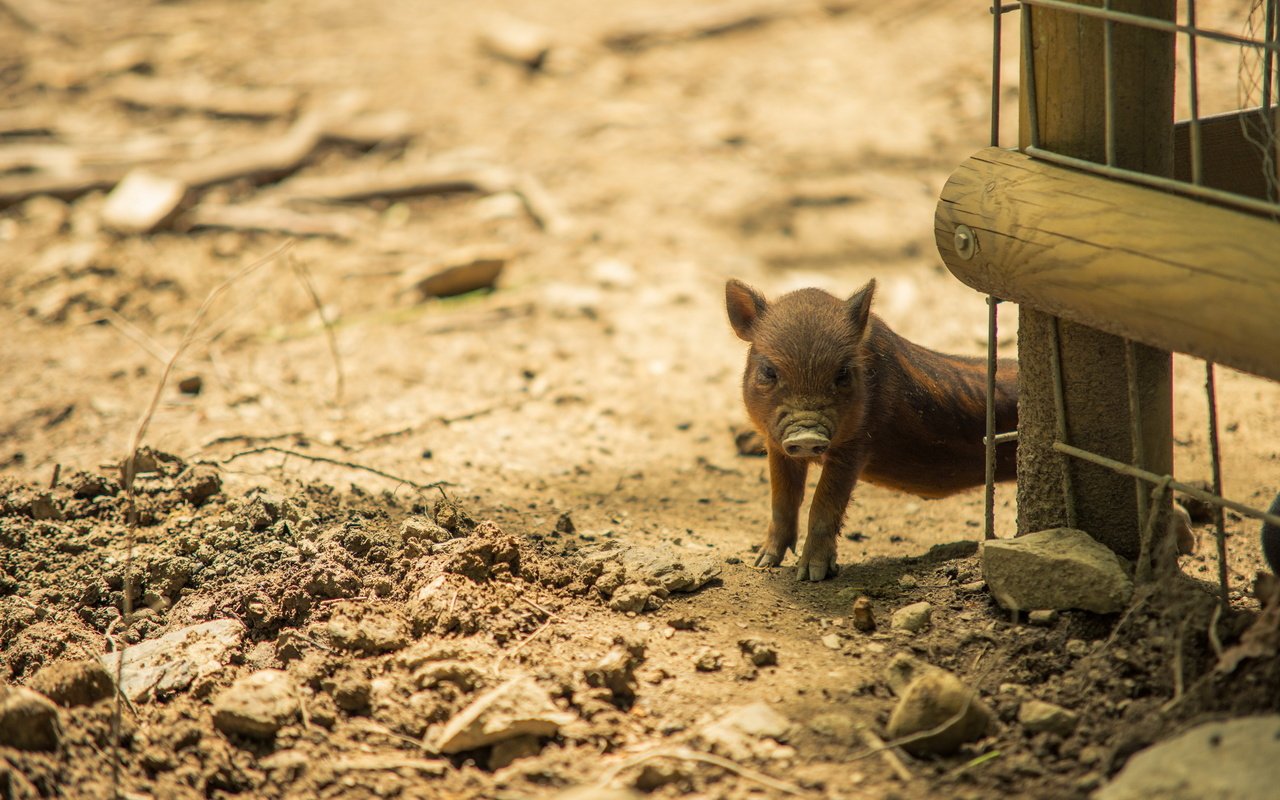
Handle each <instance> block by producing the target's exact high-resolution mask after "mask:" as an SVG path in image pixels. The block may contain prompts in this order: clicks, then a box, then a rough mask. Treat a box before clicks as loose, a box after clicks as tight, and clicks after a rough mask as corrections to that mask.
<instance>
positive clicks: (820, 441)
mask: <svg viewBox="0 0 1280 800" xmlns="http://www.w3.org/2000/svg"><path fill="white" fill-rule="evenodd" d="M830 446H831V438H830V437H829V436H827V434H826V433H825V432H824V431H822V430H819V429H817V428H807V427H795V428H792V429H791V430H790V431H788V432H787V435H786V437H785V438H784V439H783V440H782V449H783V450H785V451H787V455H789V456H791V457H792V458H815V457H817V456H820V455H822V454H823V453H825V452H827V448H828V447H830Z"/></svg>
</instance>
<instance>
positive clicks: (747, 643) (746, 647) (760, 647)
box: [738, 639, 778, 667]
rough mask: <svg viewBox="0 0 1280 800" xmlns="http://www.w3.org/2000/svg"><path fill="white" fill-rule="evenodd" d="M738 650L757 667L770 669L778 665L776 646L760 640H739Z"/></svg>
mask: <svg viewBox="0 0 1280 800" xmlns="http://www.w3.org/2000/svg"><path fill="white" fill-rule="evenodd" d="M738 648H739V649H740V650H742V654H743V655H744V656H746V657H747V660H749V661H750V662H751V663H752V664H754V665H756V666H757V667H772V666H775V665H777V663H778V647H777V645H774V644H771V643H769V642H765V641H762V640H760V639H740V640H738Z"/></svg>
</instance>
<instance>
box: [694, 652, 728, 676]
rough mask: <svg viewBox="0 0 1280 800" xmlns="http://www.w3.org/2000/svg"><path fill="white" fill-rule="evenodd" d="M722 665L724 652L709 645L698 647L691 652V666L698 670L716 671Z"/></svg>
mask: <svg viewBox="0 0 1280 800" xmlns="http://www.w3.org/2000/svg"><path fill="white" fill-rule="evenodd" d="M723 666H724V654H723V653H721V652H720V651H719V650H712V649H711V648H709V647H703V648H700V649H699V650H698V651H697V652H696V653H694V654H693V668H694V669H696V670H697V671H698V672H716V671H717V670H719V669H720V668H721V667H723Z"/></svg>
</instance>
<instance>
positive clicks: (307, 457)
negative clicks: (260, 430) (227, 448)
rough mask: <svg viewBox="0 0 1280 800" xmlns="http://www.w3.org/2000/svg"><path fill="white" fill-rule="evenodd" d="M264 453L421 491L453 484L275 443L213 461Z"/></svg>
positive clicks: (228, 460) (221, 462) (227, 461)
mask: <svg viewBox="0 0 1280 800" xmlns="http://www.w3.org/2000/svg"><path fill="white" fill-rule="evenodd" d="M262 453H280V454H281V455H285V456H294V457H295V458H301V459H303V460H304V461H316V462H319V463H321V464H332V465H334V466H337V467H347V468H348V469H356V470H361V471H363V472H369V473H372V474H374V475H377V476H378V477H380V478H386V479H387V480H389V481H395V482H396V483H402V484H404V485H405V486H409V487H412V488H414V489H416V490H418V491H420V492H421V491H427V490H429V489H437V488H439V487H441V486H452V485H453V484H452V483H450V482H449V481H435V482H434V483H418V482H416V481H412V480H409V479H408V478H404V477H401V476H399V475H393V474H392V473H390V472H384V471H383V470H380V469H378V468H376V467H370V466H368V465H365V464H357V463H355V462H354V461H343V460H341V459H337V458H329V457H328V456H317V455H312V454H310V453H300V452H298V451H297V450H290V449H288V448H286V447H276V446H275V445H263V446H262V447H254V448H251V449H249V450H241V451H240V452H238V453H232V454H231V455H229V456H227V457H226V458H223V459H219V460H217V461H215V462H213V463H216V464H230V463H231V462H232V461H235V460H236V459H238V458H245V457H247V456H255V455H260V454H262Z"/></svg>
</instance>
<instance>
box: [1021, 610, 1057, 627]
mask: <svg viewBox="0 0 1280 800" xmlns="http://www.w3.org/2000/svg"><path fill="white" fill-rule="evenodd" d="M1027 622H1030V623H1031V624H1032V625H1039V626H1040V627H1042V628H1048V627H1051V626H1053V625H1055V624H1057V622H1058V612H1057V611H1054V610H1053V609H1051V608H1042V609H1039V610H1037V611H1032V612H1031V613H1030V614H1027Z"/></svg>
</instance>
